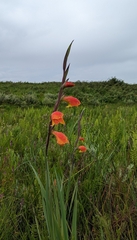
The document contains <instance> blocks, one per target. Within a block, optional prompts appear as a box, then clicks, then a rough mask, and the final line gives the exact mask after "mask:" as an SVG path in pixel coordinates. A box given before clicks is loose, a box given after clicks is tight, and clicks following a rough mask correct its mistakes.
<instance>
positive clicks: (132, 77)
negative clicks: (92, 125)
mask: <svg viewBox="0 0 137 240" xmlns="http://www.w3.org/2000/svg"><path fill="white" fill-rule="evenodd" d="M136 15H137V0H26V1H25V0H6V1H5V0H1V1H0V81H4V82H5V81H12V82H35V83H37V82H50V81H57V82H59V81H61V78H62V62H63V58H64V55H65V52H66V49H67V47H68V46H69V44H70V43H71V41H72V40H74V42H73V44H72V48H71V52H70V55H69V59H68V63H70V70H69V74H68V77H69V79H70V81H74V82H75V81H78V80H79V81H88V82H89V81H107V80H109V79H111V78H112V77H116V78H117V79H119V80H123V81H124V82H126V83H130V84H133V83H137V17H136Z"/></svg>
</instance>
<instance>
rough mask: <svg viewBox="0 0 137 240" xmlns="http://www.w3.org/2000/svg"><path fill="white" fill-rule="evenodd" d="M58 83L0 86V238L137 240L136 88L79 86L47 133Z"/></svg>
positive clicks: (110, 83)
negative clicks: (60, 139) (73, 102)
mask: <svg viewBox="0 0 137 240" xmlns="http://www.w3.org/2000/svg"><path fill="white" fill-rule="evenodd" d="M66 70H67V66H65V67H64V73H65V71H66ZM66 75H67V74H66ZM65 77H66V76H65ZM65 80H66V79H65ZM60 84H61V83H60ZM60 84H59V83H45V84H27V83H11V82H7V83H0V86H1V92H0V101H1V105H0V239H2V240H9V239H10V240H12V239H22V240H28V239H30V240H33V239H40V240H46V239H49V240H55V239H58V240H69V239H70V240H76V239H77V240H92V239H96V240H106V239H107V240H110V239H112V240H116V239H117V240H136V239H137V104H136V101H137V95H136V93H135V94H133V93H134V90H136V88H137V86H136V85H133V86H131V85H127V84H125V83H124V82H122V81H119V80H117V79H116V78H113V79H111V80H110V81H108V82H105V83H100V84H95V83H93V85H94V87H93V88H92V87H91V86H93V85H92V84H91V83H86V82H82V83H81V82H79V81H78V82H76V83H75V86H74V87H72V88H67V87H66V88H65V89H64V93H63V94H65V95H66V94H67V95H68V94H69V95H70V94H71V92H72V95H73V96H75V97H78V99H80V101H81V104H80V105H79V106H78V107H71V108H66V106H67V105H66V103H65V102H64V101H62V100H61V99H60V100H61V101H60V102H59V103H60V104H59V106H58V110H59V111H60V112H63V114H64V116H63V119H64V122H65V124H57V122H56V121H55V122H54V124H53V126H52V129H50V128H51V120H52V119H51V113H52V112H53V109H54V104H55V102H56V99H58V92H59V91H60V90H59V89H60ZM103 84H104V85H103ZM9 85H10V87H9ZM29 85H31V86H29ZM95 85H96V86H97V87H96V86H95ZM103 86H104V87H103ZM108 86H109V87H108ZM75 89H76V90H75ZM106 89H109V91H108V90H106ZM126 89H128V90H126ZM129 89H130V90H129ZM92 91H93V92H92ZM120 92H121V95H120ZM101 93H102V94H101ZM25 94H26V95H25ZM109 94H110V96H111V97H112V98H111V100H110V96H109ZM63 96H64V95H63ZM2 97H3V98H2ZM103 99H105V100H103ZM113 101H114V102H113ZM54 110H55V111H56V110H57V109H54ZM55 120H58V119H55ZM61 121H62V120H61ZM55 130H56V132H62V133H64V134H65V136H67V139H69V143H67V144H58V143H57V141H56V140H57V139H56V137H55V136H54V134H53V133H54V132H55ZM47 136H49V137H50V139H49V140H48V139H47ZM79 146H84V147H85V150H86V151H83V150H82V151H80V149H79Z"/></svg>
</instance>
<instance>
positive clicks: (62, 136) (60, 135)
mask: <svg viewBox="0 0 137 240" xmlns="http://www.w3.org/2000/svg"><path fill="white" fill-rule="evenodd" d="M52 134H53V135H54V136H55V137H56V140H57V143H58V144H59V145H64V144H66V143H69V140H68V138H67V137H66V135H65V134H64V133H62V132H57V131H52Z"/></svg>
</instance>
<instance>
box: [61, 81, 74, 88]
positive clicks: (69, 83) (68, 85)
mask: <svg viewBox="0 0 137 240" xmlns="http://www.w3.org/2000/svg"><path fill="white" fill-rule="evenodd" d="M74 86H75V84H74V83H73V82H65V83H64V84H63V87H64V88H65V87H74Z"/></svg>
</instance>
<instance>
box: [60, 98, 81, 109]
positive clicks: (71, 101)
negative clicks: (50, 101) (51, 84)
mask: <svg viewBox="0 0 137 240" xmlns="http://www.w3.org/2000/svg"><path fill="white" fill-rule="evenodd" d="M63 101H65V102H68V106H67V107H78V106H79V105H80V104H81V102H80V101H79V100H78V99H77V98H75V97H72V96H67V97H63Z"/></svg>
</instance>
